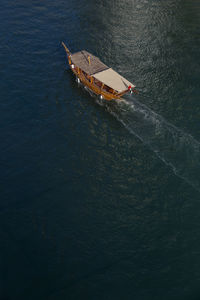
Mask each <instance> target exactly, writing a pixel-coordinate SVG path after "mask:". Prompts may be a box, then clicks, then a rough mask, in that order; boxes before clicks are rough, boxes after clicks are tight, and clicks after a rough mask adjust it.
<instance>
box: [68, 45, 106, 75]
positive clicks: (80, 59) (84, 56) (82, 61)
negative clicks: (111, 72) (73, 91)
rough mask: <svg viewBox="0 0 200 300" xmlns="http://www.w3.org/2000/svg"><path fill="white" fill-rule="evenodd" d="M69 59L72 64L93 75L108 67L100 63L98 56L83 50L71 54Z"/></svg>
mask: <svg viewBox="0 0 200 300" xmlns="http://www.w3.org/2000/svg"><path fill="white" fill-rule="evenodd" d="M88 57H89V59H88ZM71 60H72V63H73V64H75V65H76V66H77V67H79V68H80V69H81V70H83V71H84V72H85V73H87V74H88V75H93V74H95V73H98V72H101V71H103V70H106V69H108V68H109V67H108V66H106V65H105V64H104V63H102V62H101V61H100V59H99V58H98V57H96V56H94V55H92V54H91V53H89V52H87V51H85V50H82V51H80V52H77V53H74V54H72V56H71ZM89 60H90V63H89Z"/></svg>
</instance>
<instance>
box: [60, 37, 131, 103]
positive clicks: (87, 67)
mask: <svg viewBox="0 0 200 300" xmlns="http://www.w3.org/2000/svg"><path fill="white" fill-rule="evenodd" d="M62 45H63V47H64V48H65V51H66V53H67V59H68V62H69V66H70V68H71V70H72V72H73V73H74V74H75V76H76V78H77V81H78V82H81V83H82V84H83V85H84V86H86V87H87V88H89V89H90V90H91V91H92V92H93V93H95V94H96V95H97V96H99V97H100V98H101V99H105V100H112V99H120V98H121V97H122V96H123V95H124V94H126V93H128V92H131V93H132V92H136V90H135V89H134V88H135V85H134V84H132V83H131V82H129V81H128V80H127V79H125V78H124V77H122V76H121V75H120V74H118V73H117V72H115V71H114V70H113V69H112V68H110V67H108V66H106V65H105V64H104V63H103V62H101V61H100V59H99V58H98V57H96V56H94V55H92V54H91V53H89V52H87V51H85V50H82V51H79V52H76V53H74V54H72V53H71V52H70V51H69V49H68V48H67V46H66V45H65V44H64V43H63V42H62Z"/></svg>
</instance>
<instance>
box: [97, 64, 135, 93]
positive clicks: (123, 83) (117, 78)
mask: <svg viewBox="0 0 200 300" xmlns="http://www.w3.org/2000/svg"><path fill="white" fill-rule="evenodd" d="M92 76H93V77H94V78H96V79H98V80H99V81H101V82H103V83H104V84H106V85H107V86H109V87H111V88H112V89H113V90H115V91H117V92H123V91H125V90H127V89H128V87H129V86H131V87H132V88H134V87H135V85H134V84H132V83H131V82H129V81H128V80H127V79H125V78H124V77H122V76H121V75H119V74H118V73H117V72H115V71H114V70H113V69H111V68H109V69H107V70H104V71H102V72H99V73H96V74H93V75H92Z"/></svg>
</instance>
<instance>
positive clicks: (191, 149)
mask: <svg viewBox="0 0 200 300" xmlns="http://www.w3.org/2000/svg"><path fill="white" fill-rule="evenodd" d="M98 102H99V101H98ZM99 104H100V103H99ZM104 105H105V107H106V110H107V111H108V112H109V113H111V114H112V115H113V116H114V117H115V118H116V119H117V120H119V121H120V122H121V123H122V124H123V125H124V126H125V127H126V128H127V129H128V130H129V132H130V133H132V134H133V135H135V136H136V137H137V138H139V139H140V140H141V141H142V142H143V143H144V144H145V145H147V146H148V147H149V148H150V149H151V150H152V151H153V152H154V153H155V154H156V155H157V156H158V157H159V158H160V159H161V160H162V161H163V162H164V163H165V164H166V165H167V166H169V167H170V168H171V169H172V170H173V172H174V174H176V175H177V176H178V177H180V178H182V179H184V180H185V181H186V182H187V183H188V184H190V185H191V186H192V187H193V188H195V189H196V190H197V191H199V192H200V143H199V142H198V141H197V140H195V139H194V138H193V137H192V136H191V135H190V134H187V133H185V132H184V131H182V130H180V129H178V128H177V127H176V126H174V125H172V124H170V123H169V122H167V121H166V120H165V119H164V118H162V117H161V116H160V115H158V114H157V113H155V112H153V111H152V110H151V109H149V108H148V107H147V106H145V105H144V104H141V103H140V102H138V101H137V100H136V99H133V100H131V102H130V101H128V100H125V99H122V101H118V102H116V103H115V104H114V105H110V104H109V103H106V104H104Z"/></svg>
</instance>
